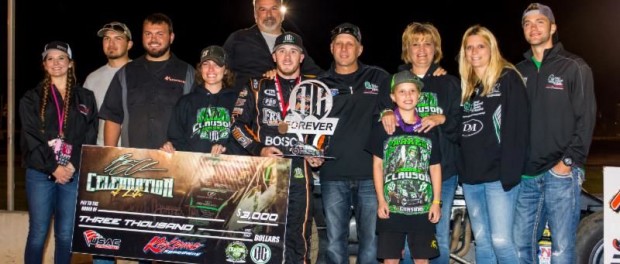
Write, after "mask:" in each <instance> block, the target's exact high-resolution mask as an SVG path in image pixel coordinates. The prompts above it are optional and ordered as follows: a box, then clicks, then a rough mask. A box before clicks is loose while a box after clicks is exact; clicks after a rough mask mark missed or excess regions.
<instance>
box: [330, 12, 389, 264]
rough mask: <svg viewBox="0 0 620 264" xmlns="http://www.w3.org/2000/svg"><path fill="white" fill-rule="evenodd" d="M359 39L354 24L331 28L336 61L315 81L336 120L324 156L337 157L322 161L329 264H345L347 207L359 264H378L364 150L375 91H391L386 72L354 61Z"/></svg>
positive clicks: (372, 190) (371, 188)
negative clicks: (329, 99) (320, 85)
mask: <svg viewBox="0 0 620 264" xmlns="http://www.w3.org/2000/svg"><path fill="white" fill-rule="evenodd" d="M361 41H362V35H361V33H360V30H359V28H358V27H357V26H355V25H353V24H350V23H343V24H341V25H339V26H337V27H336V28H335V29H334V30H332V42H331V44H330V49H331V53H332V55H333V57H334V63H332V67H331V68H330V69H329V71H327V72H326V73H325V74H323V75H321V76H320V77H319V80H320V81H322V82H324V83H325V84H326V85H327V86H328V87H329V88H330V90H331V92H332V95H333V96H334V99H333V108H332V110H331V112H330V117H336V118H338V125H337V126H336V130H335V131H334V134H333V136H330V137H329V142H328V144H327V147H326V155H327V156H331V157H335V159H333V160H328V161H326V162H325V164H324V165H323V166H322V168H321V171H320V178H321V193H322V195H323V208H324V212H325V220H326V224H327V240H328V245H327V262H328V263H339V264H340V263H349V258H348V252H347V242H348V231H349V228H348V225H349V220H350V218H351V211H350V210H351V206H353V207H354V210H355V219H356V221H357V234H358V237H359V239H358V241H359V243H360V244H359V250H358V253H359V254H358V256H357V263H377V241H376V235H375V225H376V219H377V196H376V194H375V187H374V183H373V179H372V155H371V154H370V153H369V152H367V151H365V150H364V148H365V147H366V144H367V142H368V138H369V136H370V132H371V128H372V124H371V122H372V120H373V119H374V118H375V117H373V113H374V112H375V111H374V110H375V107H376V101H377V98H378V94H379V90H380V89H389V84H388V82H389V79H390V78H389V77H390V76H389V74H388V73H387V72H386V71H385V70H383V69H381V68H379V67H375V66H369V65H365V64H363V63H361V62H360V61H359V60H358V58H359V56H360V55H361V54H362V50H363V46H362V43H361ZM374 120H376V119H374ZM352 202H353V203H352Z"/></svg>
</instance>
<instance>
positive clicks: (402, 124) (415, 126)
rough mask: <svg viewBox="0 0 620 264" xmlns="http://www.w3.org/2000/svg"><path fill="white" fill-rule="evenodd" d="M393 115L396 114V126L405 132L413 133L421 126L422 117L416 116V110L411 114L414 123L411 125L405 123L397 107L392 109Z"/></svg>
mask: <svg viewBox="0 0 620 264" xmlns="http://www.w3.org/2000/svg"><path fill="white" fill-rule="evenodd" d="M394 116H396V122H397V123H398V126H399V127H400V128H401V129H402V130H403V131H405V132H407V133H413V132H414V131H416V130H418V129H419V128H420V127H421V126H422V119H421V118H420V116H418V113H417V112H414V114H413V118H414V119H415V123H414V124H413V125H409V124H405V122H404V121H403V117H402V116H401V115H400V111H399V110H398V108H396V109H395V110H394Z"/></svg>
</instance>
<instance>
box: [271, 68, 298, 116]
mask: <svg viewBox="0 0 620 264" xmlns="http://www.w3.org/2000/svg"><path fill="white" fill-rule="evenodd" d="M300 80H301V77H297V80H296V81H295V85H297V84H298V83H299V82H300ZM275 85H276V91H277V92H276V95H277V96H278V101H280V112H281V113H282V114H281V115H282V120H284V117H286V112H288V101H286V102H285V101H284V93H283V92H282V89H283V88H282V85H281V84H280V78H278V76H276V78H275Z"/></svg>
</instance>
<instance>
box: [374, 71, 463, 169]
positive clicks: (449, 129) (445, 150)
mask: <svg viewBox="0 0 620 264" xmlns="http://www.w3.org/2000/svg"><path fill="white" fill-rule="evenodd" d="M437 68H439V65H437V64H432V65H431V67H430V68H429V69H428V71H426V74H425V75H424V77H423V78H422V82H424V87H423V88H422V95H423V96H421V100H420V101H419V102H418V105H417V107H416V111H417V113H418V114H419V115H420V116H421V117H426V116H429V115H434V114H442V115H444V116H445V117H446V122H445V123H443V124H442V125H440V126H437V127H436V128H437V130H438V131H437V132H438V133H437V134H438V135H439V137H438V138H439V147H440V149H441V174H442V179H443V180H444V181H445V180H447V179H449V178H451V177H452V176H455V175H457V174H458V169H457V162H458V159H459V157H460V155H461V154H460V152H459V151H460V150H459V145H458V140H459V136H460V132H461V130H460V128H461V84H460V83H459V79H458V78H456V77H455V76H452V75H448V74H446V75H442V76H433V72H435V70H436V69H437ZM405 70H406V71H409V70H411V64H404V65H400V66H399V67H398V71H399V72H400V71H405ZM381 91H382V92H383V91H385V92H386V93H384V94H379V101H378V103H377V112H380V111H383V110H385V109H394V107H395V105H394V102H392V99H391V98H390V93H391V90H390V89H385V90H381Z"/></svg>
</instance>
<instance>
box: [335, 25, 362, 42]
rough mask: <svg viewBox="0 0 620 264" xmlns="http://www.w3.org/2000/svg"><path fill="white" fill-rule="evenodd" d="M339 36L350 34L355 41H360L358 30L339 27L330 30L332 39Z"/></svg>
mask: <svg viewBox="0 0 620 264" xmlns="http://www.w3.org/2000/svg"><path fill="white" fill-rule="evenodd" d="M339 34H350V35H353V36H354V37H355V38H356V39H357V41H362V34H360V31H359V29H358V28H355V27H339V28H334V29H333V30H332V38H334V37H336V36H337V35H339Z"/></svg>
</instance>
